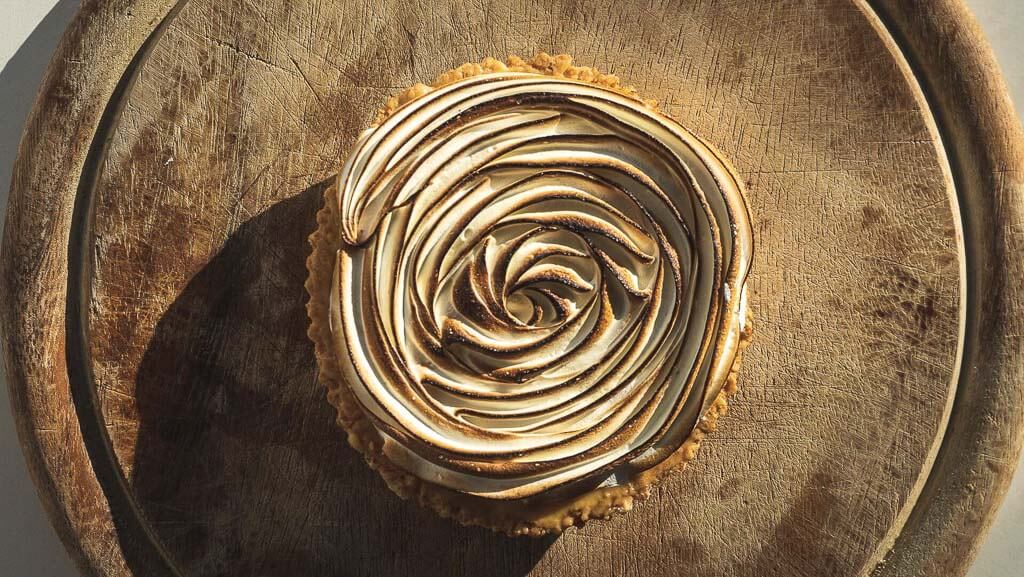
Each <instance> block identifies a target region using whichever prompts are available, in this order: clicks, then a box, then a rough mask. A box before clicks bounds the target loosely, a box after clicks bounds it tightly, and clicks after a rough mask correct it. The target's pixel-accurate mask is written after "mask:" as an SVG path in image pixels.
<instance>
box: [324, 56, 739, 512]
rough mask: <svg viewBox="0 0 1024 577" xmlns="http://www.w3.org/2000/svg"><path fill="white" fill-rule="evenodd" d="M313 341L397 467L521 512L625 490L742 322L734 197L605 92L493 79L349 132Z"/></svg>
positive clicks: (703, 397) (677, 437) (682, 139)
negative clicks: (326, 319) (522, 505)
mask: <svg viewBox="0 0 1024 577" xmlns="http://www.w3.org/2000/svg"><path fill="white" fill-rule="evenodd" d="M337 188H338V209H339V214H340V215H341V222H340V226H341V236H342V241H343V243H342V244H343V246H342V249H341V250H340V251H339V253H338V263H337V268H336V274H335V279H334V282H335V285H334V288H333V290H332V332H333V333H334V334H335V337H336V340H337V343H338V347H339V349H340V354H339V357H340V359H341V361H342V362H341V365H342V370H343V372H344V374H345V376H346V380H347V384H348V386H349V388H350V389H351V391H352V392H353V394H354V396H355V398H356V399H357V401H358V403H359V404H360V405H361V406H362V408H363V409H364V410H365V412H366V414H367V415H368V416H369V417H370V420H371V422H372V423H373V425H374V426H375V427H376V428H377V430H378V432H379V433H380V435H381V437H382V438H383V439H384V452H385V454H386V455H387V456H388V458H389V459H391V460H392V461H394V462H395V463H396V464H397V465H398V466H400V467H402V468H403V469H405V470H407V471H409V472H410V473H412V474H414V475H416V476H417V477H419V478H421V479H424V480H427V481H429V482H432V483H436V484H439V485H441V486H444V487H447V488H450V489H453V490H456V491H460V492H464V493H468V494H472V495H477V496H482V497H487V498H494V499H519V498H526V497H534V496H537V495H540V494H542V493H545V492H548V491H554V490H559V491H573V490H576V491H583V490H585V489H589V488H593V487H597V486H609V485H617V484H622V483H624V482H627V481H628V480H629V479H630V478H631V477H632V476H633V475H634V474H635V473H636V472H638V471H642V470H645V469H647V468H650V467H651V466H653V465H655V464H657V463H658V462H660V461H661V460H663V459H664V458H666V457H667V456H669V455H670V454H671V453H672V452H674V451H676V450H677V449H678V448H679V447H680V446H681V444H682V443H683V442H684V441H685V440H686V438H687V436H688V435H689V434H690V433H691V432H692V430H693V429H694V427H695V426H696V424H697V422H698V419H699V418H700V416H701V415H702V414H703V412H704V411H705V410H707V408H708V407H709V406H710V403H711V402H713V401H714V400H715V398H716V397H717V395H718V392H719V390H720V388H721V386H722V384H723V383H724V382H725V379H726V377H727V376H728V372H729V370H730V368H731V367H732V362H733V359H734V357H735V354H736V349H737V346H738V343H739V334H740V331H741V330H742V328H743V323H744V319H745V314H746V312H745V306H746V304H745V303H746V291H745V286H744V282H745V278H746V274H747V269H748V266H749V261H750V254H751V240H750V237H751V235H750V227H749V221H748V214H747V208H746V204H745V201H744V198H743V194H742V192H741V191H740V186H739V184H738V182H737V179H736V178H735V177H734V176H733V174H732V172H731V171H730V170H729V169H728V168H727V167H726V166H725V165H724V163H723V162H722V161H721V159H720V158H719V156H718V155H717V154H716V153H715V152H714V151H713V150H711V148H709V146H708V145H706V144H705V143H704V142H702V141H701V140H700V139H698V138H697V137H695V136H694V135H692V134H690V133H689V132H687V131H686V130H685V129H684V128H683V127H681V126H680V125H679V124H677V123H676V122H674V121H673V120H671V119H669V118H668V117H666V116H664V115H661V114H660V113H658V112H656V111H653V110H651V109H650V108H649V107H647V106H646V105H644V104H643V103H641V102H639V101H637V100H635V99H633V98H630V97H628V96H625V95H622V94H619V93H617V92H615V91H613V90H609V89H605V88H602V87H599V86H595V85H591V84H588V83H584V82H579V81H574V80H568V79H565V78H556V77H550V76H545V75H538V74H530V73H518V72H495V73H487V74H482V75H479V76H475V77H471V78H467V79H463V80H460V81H458V82H455V83H453V84H449V85H447V86H443V87H441V88H438V89H436V90H433V91H432V92H429V93H427V94H425V95H423V96H420V97H418V98H416V99H415V100H413V101H412V102H410V103H408V104H406V105H404V106H403V107H401V108H399V109H398V110H397V111H395V112H394V113H393V114H392V115H391V116H389V117H387V118H386V119H384V120H383V121H382V122H381V123H380V124H379V125H378V126H375V127H373V128H371V129H369V130H367V131H366V132H365V133H364V134H363V135H362V136H361V138H360V139H359V141H358V142H357V144H356V147H355V151H354V153H353V154H352V155H351V156H350V158H349V159H348V161H347V162H346V164H345V166H344V168H343V170H342V173H341V174H340V175H339V178H338V183H337Z"/></svg>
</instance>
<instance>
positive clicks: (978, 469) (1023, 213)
mask: <svg viewBox="0 0 1024 577" xmlns="http://www.w3.org/2000/svg"><path fill="white" fill-rule="evenodd" d="M872 4H873V5H874V7H875V9H876V11H877V13H878V15H879V17H880V18H881V19H882V20H883V22H884V23H885V24H886V27H887V28H888V29H889V31H890V33H891V34H893V36H894V38H895V40H896V41H897V43H898V44H899V45H900V46H901V47H902V48H903V50H904V54H905V56H906V58H907V59H908V61H909V62H910V65H911V67H912V68H913V69H914V70H915V71H916V72H917V73H918V81H919V82H920V84H921V87H922V89H923V90H924V92H925V95H926V97H927V99H928V101H929V105H930V107H931V110H932V113H933V114H934V115H935V117H936V121H937V123H938V125H939V130H940V133H941V136H942V138H943V143H944V145H945V148H946V152H947V155H948V157H949V159H950V163H951V165H952V169H953V173H954V179H955V181H956V187H957V195H958V199H959V202H960V210H961V215H962V218H963V225H964V236H965V248H966V252H967V265H968V269H967V271H968V272H967V326H966V339H965V343H966V347H965V349H964V357H963V361H962V365H961V373H960V378H959V380H958V384H957V393H956V399H955V402H954V406H953V412H952V414H951V416H950V421H949V424H948V427H947V431H946V434H945V438H944V440H943V443H942V446H941V447H940V449H939V452H938V454H937V456H936V461H935V463H934V465H933V468H932V473H931V475H930V476H929V479H928V480H927V481H926V483H925V486H924V488H923V490H922V492H921V494H920V495H919V498H918V500H917V502H916V503H915V507H914V509H913V510H912V511H911V514H910V517H909V519H908V520H907V523H906V524H905V526H904V530H903V531H902V532H901V533H900V534H899V535H898V536H897V537H896V539H895V543H894V545H893V548H892V549H891V551H890V552H889V553H888V555H887V556H886V557H885V558H884V559H883V560H882V562H881V563H880V564H879V565H878V566H877V567H876V568H875V569H874V572H873V574H874V575H876V576H879V577H881V576H909V575H963V574H965V573H966V572H967V570H968V569H969V567H970V565H971V563H972V562H973V560H974V558H975V556H976V555H977V552H978V549H979V548H980V546H981V544H982V543H983V542H984V537H985V535H986V533H987V531H988V529H989V527H990V526H991V524H992V522H993V520H994V519H995V514H996V511H997V510H998V508H999V505H1000V504H1001V503H1002V500H1003V497H1004V496H1005V494H1006V491H1007V489H1008V488H1009V485H1010V481H1011V480H1012V478H1013V473H1014V470H1015V468H1016V465H1017V462H1018V459H1019V456H1020V451H1021V447H1022V444H1024V382H1022V377H1024V363H1022V360H1024V357H1022V350H1021V345H1020V344H1019V343H1020V338H1021V336H1022V334H1024V287H1022V285H1021V283H1020V279H1021V278H1024V197H1022V196H1024V132H1022V130H1021V125H1020V121H1019V117H1018V116H1017V114H1016V112H1015V110H1014V107H1013V104H1012V102H1011V100H1010V97H1009V92H1008V90H1007V87H1006V84H1005V81H1004V79H1003V77H1002V74H1001V73H1000V70H999V66H998V64H997V62H996V59H995V54H994V53H993V52H992V50H991V48H990V47H989V45H988V42H987V40H986V39H985V36H984V33H983V32H982V30H981V28H980V27H979V25H978V23H977V22H976V21H975V19H974V17H973V15H972V14H971V13H970V11H969V10H968V8H967V7H966V5H964V4H963V2H962V0H914V1H912V2H905V1H900V0H873V2H872ZM993 224H998V225H999V226H993Z"/></svg>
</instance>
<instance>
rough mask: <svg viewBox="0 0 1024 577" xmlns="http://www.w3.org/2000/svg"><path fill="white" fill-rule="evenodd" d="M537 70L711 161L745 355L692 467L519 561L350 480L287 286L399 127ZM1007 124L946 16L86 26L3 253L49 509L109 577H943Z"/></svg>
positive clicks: (46, 118) (336, 9)
mask: <svg viewBox="0 0 1024 577" xmlns="http://www.w3.org/2000/svg"><path fill="white" fill-rule="evenodd" d="M540 50H545V51H548V52H552V53H555V52H567V53H570V54H572V55H574V56H575V57H576V59H577V62H579V63H581V64H585V65H592V66H597V67H600V68H602V69H603V70H607V71H609V72H613V73H616V74H618V75H619V76H620V77H622V78H623V79H624V80H626V81H627V82H628V83H629V84H632V85H634V86H636V87H637V88H638V89H639V91H640V92H641V94H643V95H644V96H647V97H653V98H656V99H657V100H658V101H659V102H660V105H661V107H662V108H663V109H664V110H666V111H667V112H668V113H670V114H671V115H673V116H674V117H676V118H677V119H679V120H680V121H681V122H683V123H684V124H686V125H687V126H689V127H691V128H692V129H693V130H695V131H696V132H697V133H699V134H701V135H702V136H704V137H705V138H707V139H708V140H710V141H711V142H712V143H714V144H715V146H716V147H717V148H719V149H720V150H721V151H722V152H723V153H724V155H725V156H726V157H727V158H729V159H730V161H731V162H732V164H733V165H734V166H735V167H736V169H737V170H738V172H739V173H740V175H741V176H742V177H743V178H744V179H745V181H746V183H747V188H748V191H749V195H750V199H751V202H752V209H753V221H754V225H755V234H756V239H755V240H756V243H757V253H756V258H755V263H754V274H753V278H752V279H751V294H752V298H751V306H752V308H753V314H754V318H755V320H756V334H755V340H754V344H753V345H752V346H751V348H750V349H749V350H748V353H747V355H746V358H745V362H744V370H743V372H742V374H741V378H740V387H741V392H740V393H739V395H738V396H737V397H736V399H735V401H734V402H733V404H732V410H731V411H730V413H729V415H728V416H727V417H726V418H725V419H724V420H723V421H722V424H721V426H720V429H719V431H717V432H716V433H715V434H714V435H713V436H712V437H711V438H710V439H709V440H708V441H707V442H706V443H705V445H704V447H703V449H702V451H701V454H700V456H699V457H698V459H697V461H696V462H695V463H693V464H692V465H691V466H690V467H689V468H688V469H687V470H686V471H684V472H682V473H681V474H677V475H675V476H673V477H672V478H670V479H668V480H667V481H666V482H664V483H662V485H661V486H660V487H659V488H658V489H657V490H656V492H655V494H654V495H653V497H652V498H651V499H649V500H648V501H645V502H643V503H641V504H639V505H638V506H637V508H636V509H635V510H634V511H633V512H631V513H629V514H626V515H622V516H619V517H617V518H615V519H613V520H611V521H608V522H592V523H589V524H588V525H586V526H585V527H584V528H582V529H581V530H570V531H568V532H567V533H565V534H564V535H562V536H561V537H559V538H548V539H542V540H531V539H510V538H506V537H503V536H499V535H495V534H492V533H490V532H488V531H486V530H480V529H475V528H465V527H460V526H457V525H455V524H453V523H451V522H449V521H446V520H442V519H439V518H437V517H435V516H434V515H433V514H431V513H429V512H426V511H423V510H420V509H418V508H416V507H415V506H413V505H412V504H409V503H406V502H403V501H401V500H399V499H398V498H397V497H395V496H394V495H393V494H392V493H390V492H389V491H388V490H387V488H386V487H385V486H384V484H383V482H382V481H381V480H380V479H379V478H378V477H377V475H376V474H375V473H373V472H372V471H370V470H369V469H368V468H367V467H366V466H365V464H364V463H363V462H362V460H361V458H360V457H359V456H358V455H357V454H356V453H355V452H354V451H353V450H351V449H350V448H349V447H348V446H347V445H346V444H345V441H344V434H343V433H342V432H341V431H340V430H339V429H338V428H337V427H336V426H335V425H334V424H333V410H332V409H331V408H330V407H329V406H328V405H327V403H326V400H325V398H324V391H322V390H321V389H320V388H319V387H318V386H317V385H316V384H315V379H316V374H315V372H316V365H315V361H314V359H313V355H312V347H311V345H310V344H309V343H308V342H307V340H306V338H305V330H306V322H307V321H306V318H305V309H304V304H305V303H304V299H305V294H304V291H303V282H304V280H305V275H306V271H305V265H304V262H305V258H306V255H307V254H308V251H309V246H308V244H307V242H306V238H307V236H308V234H309V233H310V232H311V231H312V230H313V227H314V225H315V222H314V216H315V213H316V211H317V210H318V208H319V205H320V202H321V195H322V192H323V187H324V182H325V180H326V179H328V178H329V177H330V176H331V175H332V174H334V173H335V172H337V170H338V166H339V162H340V161H341V159H343V158H344V157H345V155H346V154H347V152H348V150H349V147H350V146H351V145H352V143H353V141H354V139H355V137H356V136H357V134H358V132H359V131H360V130H362V128H363V127H365V126H366V125H368V123H369V122H370V120H371V119H372V117H373V115H374V112H375V110H376V109H377V108H378V107H379V106H380V105H381V104H382V103H383V101H384V100H385V99H386V98H387V97H388V96H389V95H391V94H393V93H395V92H396V91H398V90H401V89H402V88H404V87H406V86H408V85H410V84H412V83H414V82H416V81H420V80H427V79H430V78H432V77H433V76H435V75H436V74H438V73H439V72H442V71H444V70H447V69H449V68H452V67H454V66H457V65H458V64H460V63H462V62H466V61H475V60H479V59H480V58H482V57H484V56H487V55H495V56H499V57H501V56H506V55H508V54H520V55H531V54H533V53H535V52H537V51H540ZM1004 92H1005V89H1004V88H1003V86H1002V84H1001V80H1000V79H999V76H998V70H997V69H996V68H995V66H994V64H993V60H992V58H991V55H990V54H989V53H988V51H987V48H985V46H984V44H983V41H982V39H981V37H980V35H979V33H978V31H977V29H976V28H975V26H974V24H973V23H972V21H970V19H969V15H967V13H966V11H965V10H964V9H963V7H962V6H960V5H959V4H958V3H957V2H954V1H952V0H940V1H938V2H926V1H924V0H922V1H920V2H874V3H871V4H868V3H864V2H859V1H852V0H820V1H813V2H812V1H800V2H794V1H771V2H763V1H760V0H756V1H755V0H722V1H695V2H681V3H657V4H655V5H648V3H646V2H644V3H641V2H618V3H606V2H598V1H595V2H588V1H586V0H574V1H564V2H559V1H533V2H530V1H522V2H520V1H515V0H494V1H488V0H484V1H483V2H479V1H476V2H462V1H460V0H445V1H441V2H418V1H409V0H403V1H399V2H381V3H377V2H357V1H351V0H350V1H346V0H337V1H333V2H332V1H327V0H268V1H261V2H255V1H248V0H230V1H225V0H188V1H182V2H177V3H175V2H172V1H168V0H135V1H128V0H120V1H115V0H103V1H94V2H87V3H86V4H85V5H84V7H83V11H82V14H81V15H80V16H79V18H78V20H76V22H75V23H74V24H72V27H71V28H70V29H69V32H68V35H67V36H66V38H65V40H64V43H63V44H62V45H61V47H60V48H59V50H58V57H57V59H55V61H54V63H53V65H52V67H51V72H50V74H49V76H48V77H47V80H46V83H45V84H44V87H43V92H42V97H41V100H40V101H39V104H38V105H37V108H36V111H35V112H34V115H33V117H32V119H31V120H30V124H29V128H28V131H27V132H26V139H25V142H23V147H22V154H21V156H20V157H19V160H18V164H17V166H16V169H15V178H14V186H13V188H12V197H11V207H10V210H9V217H8V219H9V220H8V224H7V227H6V233H5V239H4V245H3V247H4V260H3V266H4V275H3V283H4V284H3V287H2V288H3V292H4V294H5V295H6V296H7V297H8V298H7V299H5V302H4V306H3V321H4V333H3V334H4V345H5V353H6V358H7V363H8V371H9V375H10V381H11V386H12V397H13V399H14V408H15V411H16V413H17V414H18V419H19V424H20V427H21V433H22V436H23V441H24V443H25V447H26V454H27V456H28V458H29V462H30V465H31V467H32V469H33V472H34V474H35V476H36V479H37V482H38V484H39V487H40V491H41V494H42V495H43V498H44V502H46V504H47V506H48V507H49V508H50V512H51V515H52V516H53V518H54V522H55V525H56V526H57V528H58V531H59V532H60V533H61V536H62V537H63V538H64V540H65V542H66V543H67V544H68V546H69V550H71V552H72V554H73V555H74V556H75V558H76V560H77V561H78V563H79V566H80V567H81V568H82V570H83V572H85V573H88V574H96V575H111V576H127V575H137V576H139V575H142V576H149V575H158V574H172V575H173V574H179V575H204V576H205V575H211V576H212V575H261V576H290V575H467V576H468V575H498V576H515V577H519V576H523V575H538V576H541V575H544V576H555V575H593V576H598V575H624V576H628V575H643V576H645V577H647V576H660V575H679V574H686V575H689V574H692V575H707V576H719V575H721V576H725V575H730V576H766V575H780V576H817V575H837V576H846V575H850V576H852V575H864V574H869V573H875V574H877V575H918V574H920V575H931V574H939V573H941V574H944V575H945V574H949V572H952V573H954V574H955V573H960V572H962V571H964V570H965V569H966V567H967V565H968V563H969V561H970V560H971V558H972V556H973V552H974V550H975V548H976V546H977V544H978V543H979V542H980V539H981V537H982V536H983V534H984V531H985V529H986V528H987V525H988V522H989V520H990V519H991V515H992V512H993V511H994V510H995V508H996V507H997V506H998V503H999V501H1000V499H1001V496H1002V493H1003V491H1005V487H1006V485H1007V483H1008V480H1009V477H1010V474H1011V473H1012V463H1015V462H1016V461H1015V457H1016V455H1017V451H1018V450H1019V447H1020V442H1021V408H1022V407H1024V400H1022V393H1021V390H1022V389H1021V384H1020V383H1021V380H1020V378H1019V377H1020V376H1021V374H1020V373H1021V366H1020V352H1021V350H1020V344H1019V336H1020V334H1021V322H1022V320H1024V315H1022V313H1021V310H1020V304H1021V298H1020V297H1021V288H1020V286H1019V284H1020V283H1019V279H1020V278H1021V274H1024V268H1022V266H1021V259H1020V254H1022V253H1020V252H1019V251H1020V249H1021V244H1024V235H1022V234H1021V233H1022V225H1024V218H1022V216H1021V215H1022V210H1021V208H1022V203H1021V199H1020V194H1021V192H1022V182H1024V154H1022V139H1021V134H1020V127H1019V126H1018V125H1017V122H1016V120H1015V118H1016V117H1015V116H1014V115H1013V111H1012V109H1011V108H1010V106H1009V104H1008V100H1007V99H1006V97H1005V94H1004ZM961 357H963V362H962V363H961ZM961 366H963V370H961Z"/></svg>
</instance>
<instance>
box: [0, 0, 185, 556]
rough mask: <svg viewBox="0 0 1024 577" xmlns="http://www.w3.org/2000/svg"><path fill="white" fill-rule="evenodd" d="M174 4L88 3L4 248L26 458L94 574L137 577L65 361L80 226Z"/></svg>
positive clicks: (56, 62)
mask: <svg viewBox="0 0 1024 577" xmlns="http://www.w3.org/2000/svg"><path fill="white" fill-rule="evenodd" d="M173 5H174V1H173V0H146V1H144V2H142V1H137V0H84V1H83V2H82V4H81V6H80V8H79V10H78V13H77V14H76V16H75V18H74V19H73V20H72V22H71V23H70V24H69V25H68V27H67V29H66V30H65V32H64V35H63V37H62V39H61V41H60V42H59V44H58V46H57V48H56V50H55V52H54V55H53V57H52V59H51V61H50V64H49V66H48V68H47V70H46V73H45V75H44V77H43V81H42V84H41V86H40V89H39V92H38V94H37V97H36V101H35V103H34V105H33V108H32V111H31V113H30V114H29V117H28V120H27V122H26V124H25V128H24V130H23V133H22V140H21V144H20V146H19V149H18V155H17V158H16V160H15V164H14V169H13V174H12V179H11V189H10V196H9V200H8V210H7V216H6V224H5V228H4V236H3V243H2V246H0V296H2V298H0V300H2V301H3V304H2V306H0V344H2V347H3V354H4V363H5V368H6V371H7V378H8V386H9V388H10V396H11V410H12V411H13V413H14V421H15V426H16V428H17V430H18V436H19V440H20V443H21V446H22V451H23V453H24V455H25V458H26V461H27V464H28V469H29V473H30V475H31V476H32V479H33V481H34V483H35V486H36V489H37V491H38V493H39V496H40V499H41V501H42V502H43V505H44V508H45V509H46V511H47V513H48V515H49V517H50V521H51V523H52V525H53V527H54V529H55V530H56V532H57V534H58V536H59V537H60V539H61V541H62V542H63V544H64V546H65V548H66V549H67V551H68V553H69V554H70V556H71V558H72V560H73V561H74V562H75V564H76V566H77V567H78V569H79V571H80V572H81V573H82V574H83V575H129V574H130V573H131V572H130V570H129V568H128V564H127V562H126V560H125V557H124V554H123V551H122V546H121V544H120V542H119V541H118V535H117V533H116V529H115V525H114V520H113V518H112V516H111V513H110V509H109V507H108V504H107V503H106V501H105V500H104V492H103V489H102V488H101V487H100V485H99V481H98V479H97V477H96V474H95V471H94V470H93V466H92V462H91V460H90V459H89V455H88V451H87V450H86V446H85V440H84V438H83V436H82V432H81V430H80V428H79V424H78V421H77V420H76V419H75V407H74V403H73V401H72V397H71V391H70V386H69V379H68V372H67V363H66V357H65V339H66V325H65V321H66V319H65V304H66V301H67V288H68V282H67V281H68V249H69V246H68V242H69V235H70V223H71V219H72V215H73V209H74V206H75V201H76V197H77V192H78V188H79V181H80V178H81V175H82V173H83V169H84V165H85V163H86V161H87V158H88V156H89V153H90V150H91V149H92V145H93V141H94V139H95V135H96V131H97V128H98V126H99V124H100V120H101V118H102V116H103V114H104V112H105V110H106V108H107V103H108V102H109V100H110V98H111V95H112V94H113V92H114V90H115V88H116V86H117V85H118V83H119V82H120V81H121V79H122V76H123V75H124V73H125V70H126V69H127V68H128V65H129V63H130V62H131V61H132V59H133V58H134V57H135V55H136V54H137V53H138V51H139V49H140V48H141V46H142V45H143V43H144V42H145V41H146V39H147V38H148V37H149V35H150V34H151V32H152V31H153V30H154V29H156V27H157V25H158V23H159V22H160V21H162V20H163V18H164V17H165V16H166V15H167V13H168V12H169V11H170V10H171V8H172V7H173Z"/></svg>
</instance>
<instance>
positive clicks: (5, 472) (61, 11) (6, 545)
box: [0, 0, 1024, 577]
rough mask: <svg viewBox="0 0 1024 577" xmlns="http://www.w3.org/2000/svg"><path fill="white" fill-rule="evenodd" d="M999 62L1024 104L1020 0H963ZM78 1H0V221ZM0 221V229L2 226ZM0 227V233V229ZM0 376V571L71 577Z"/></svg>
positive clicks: (1021, 541)
mask: <svg viewBox="0 0 1024 577" xmlns="http://www.w3.org/2000/svg"><path fill="white" fill-rule="evenodd" d="M965 1H966V2H967V4H968V5H969V6H970V7H971V8H972V9H973V10H974V12H975V14H976V15H977V16H978V19H979V20H980V21H981V25H982V27H983V28H984V29H985V32H986V33H987V34H988V36H989V40H990V41H991V42H992V45H993V46H994V47H995V51H996V55H997V56H998V57H999V61H1000V64H1001V65H1002V67H1003V72H1004V73H1005V75H1006V77H1007V80H1008V82H1009V84H1010V90H1011V92H1012V94H1013V98H1014V101H1015V102H1016V103H1018V110H1019V107H1020V106H1022V105H1024V58H1022V55H1024V49H1022V48H1021V47H1022V46H1024V44H1022V39H1021V36H1022V33H1021V30H1022V29H1024V1H1022V0H965ZM77 6H78V0H0V66H2V69H0V217H2V215H3V214H4V212H5V210H6V206H7V194H8V187H9V184H10V181H11V165H12V163H13V162H14V155H15V152H16V150H17V146H18V142H19V140H20V139H21V129H22V125H23V124H24V122H25V117H26V115H27V114H28V111H29V109H30V108H31V106H32V101H33V99H34V98H35V93H36V88H37V87H38V86H39V82H40V79H41V77H42V74H43V71H44V70H45V69H46V65H47V63H48V61H49V59H50V55H51V54H52V53H53V50H54V48H55V47H56V45H57V41H58V40H59V39H60V35H61V32H62V31H63V30H64V27H65V26H66V25H67V23H68V21H69V20H70V19H71V17H72V15H73V14H74V12H75V9H76V7H77ZM2 222H3V221H2V218H0V227H2V226H3V224H2ZM0 230H2V229H0ZM8 407H9V402H8V394H7V384H6V381H5V380H4V379H3V375H2V374H0V573H2V574H3V575H9V576H11V577H22V576H31V577H73V576H74V575H76V572H75V569H74V566H73V565H72V563H71V561H70V560H69V559H68V556H67V554H66V553H65V552H64V548H63V547H62V546H61V544H60V542H59V541H58V539H57V536H56V534H55V533H54V531H53V529H52V528H51V527H50V524H49V521H48V520H47V519H46V514H45V513H44V512H43V509H42V506H41V505H40V504H39V501H38V499H37V497H36V492H35V488H34V487H33V485H32V481H31V480H30V479H29V476H28V471H27V470H26V468H25V464H24V460H23V459H22V456H21V449H20V447H19V445H18V439H17V435H16V434H15V432H14V424H13V423H12V420H11V414H10V411H9V409H8ZM1022 549H1024V467H1021V468H1020V469H1019V470H1018V471H1017V476H1016V478H1015V480H1014V483H1013V486H1011V487H1010V494H1009V496H1008V497H1007V499H1006V502H1005V504H1004V505H1003V508H1002V510H1001V511H1000V513H999V517H998V519H997V520H996V525H995V527H994V528H993V529H992V533H991V535H990V536H989V538H988V541H987V542H986V543H985V545H984V546H983V548H982V550H981V555H980V556H979V558H978V560H977V562H976V563H975V565H974V567H973V568H972V570H971V573H970V575H971V577H1018V576H1019V575H1021V574H1022V573H1021V569H1020V566H1021V564H1024V552H1022Z"/></svg>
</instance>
